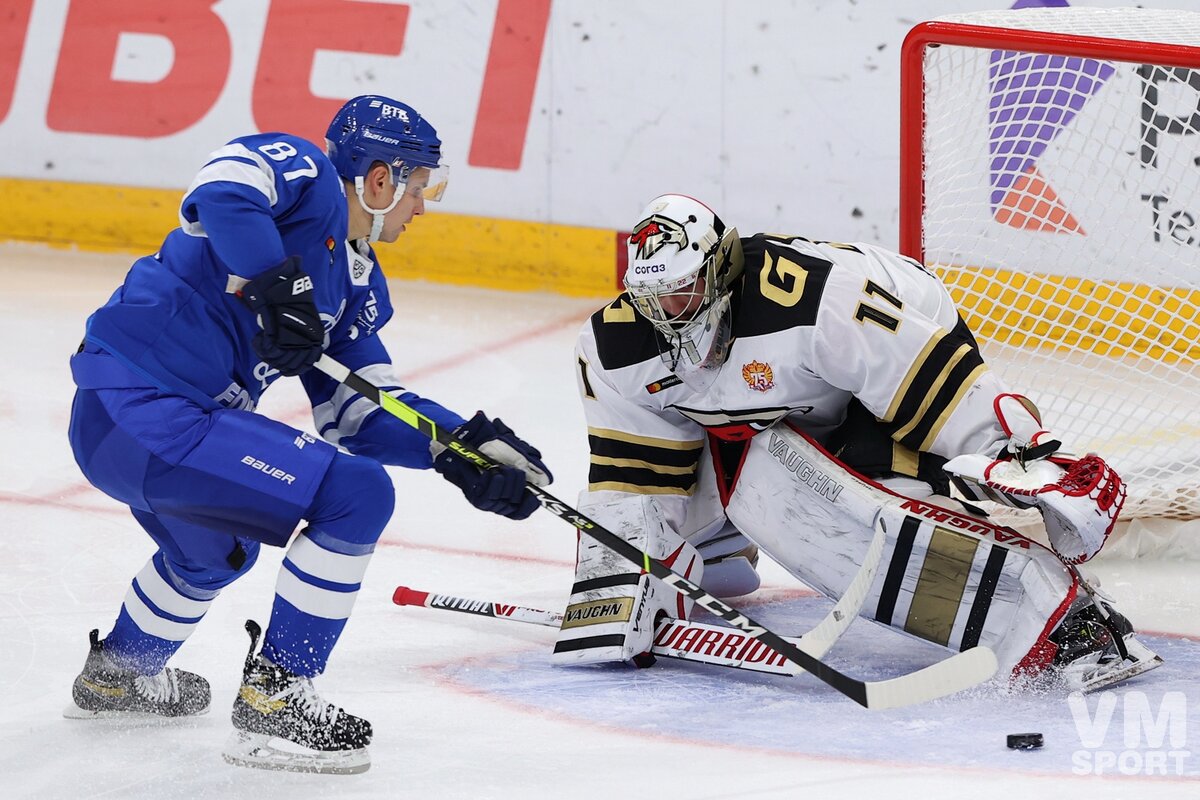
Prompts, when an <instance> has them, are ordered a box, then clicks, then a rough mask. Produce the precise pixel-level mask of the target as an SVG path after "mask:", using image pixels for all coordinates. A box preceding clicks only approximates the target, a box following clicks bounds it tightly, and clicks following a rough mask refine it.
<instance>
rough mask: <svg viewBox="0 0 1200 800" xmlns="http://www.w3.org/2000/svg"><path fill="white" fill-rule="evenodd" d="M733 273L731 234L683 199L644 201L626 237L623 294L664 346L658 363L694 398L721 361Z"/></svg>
mask: <svg viewBox="0 0 1200 800" xmlns="http://www.w3.org/2000/svg"><path fill="white" fill-rule="evenodd" d="M741 268H742V243H741V239H739V238H738V233H737V229H736V228H726V227H725V224H724V223H723V222H721V219H720V218H719V217H718V216H717V215H716V214H715V213H714V212H713V210H712V209H711V208H709V207H708V206H706V205H704V204H703V203H701V202H700V201H698V200H695V199H693V198H691V197H687V196H685V195H680V194H664V195H661V196H660V197H656V198H655V199H654V200H652V201H650V204H649V205H648V206H646V208H645V210H644V211H643V212H642V215H641V217H640V218H639V221H638V223H637V225H635V226H634V227H633V232H632V233H631V234H630V235H629V267H628V269H627V270H626V271H625V289H626V290H627V291H628V292H629V295H630V297H631V298H632V300H633V305H634V308H636V309H637V311H638V313H640V314H641V315H642V316H643V317H645V318H646V319H647V320H649V321H650V324H652V325H653V326H654V328H655V329H656V330H657V331H658V332H659V333H660V334H662V337H663V339H665V340H666V342H667V348H666V349H665V350H663V351H662V352H661V353H660V355H661V357H662V360H663V363H665V364H666V365H667V368H668V369H670V370H671V372H672V373H674V374H675V375H676V376H677V377H679V379H680V380H682V381H683V382H684V383H685V384H687V385H688V387H690V388H691V389H694V390H695V391H704V390H705V389H707V388H708V387H709V386H711V385H712V382H713V381H714V380H715V379H716V376H717V372H718V371H719V370H720V369H721V366H722V365H723V364H724V363H725V357H726V356H727V355H728V354H729V347H730V345H731V344H732V323H731V319H730V310H729V309H730V301H731V295H730V290H729V286H730V284H731V283H732V281H733V279H734V278H736V277H737V276H738V275H739V274H740V273H741Z"/></svg>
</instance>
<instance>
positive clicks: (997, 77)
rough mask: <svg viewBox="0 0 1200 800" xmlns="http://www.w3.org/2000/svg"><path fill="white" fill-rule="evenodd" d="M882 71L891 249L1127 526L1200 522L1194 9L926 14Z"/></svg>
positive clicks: (1199, 123)
mask: <svg viewBox="0 0 1200 800" xmlns="http://www.w3.org/2000/svg"><path fill="white" fill-rule="evenodd" d="M901 72H902V78H901V106H902V121H901V197H900V207H901V249H902V250H903V251H904V252H905V253H907V254H909V255H912V256H914V257H916V258H919V259H921V260H922V261H924V262H925V263H927V264H929V265H930V266H931V267H933V268H934V269H935V270H936V271H937V272H938V274H939V275H941V276H942V278H943V279H944V280H945V282H946V283H947V285H948V286H949V287H950V289H951V292H952V293H953V294H954V296H955V299H956V300H957V301H958V303H959V305H960V309H961V310H962V313H963V315H964V317H965V318H966V320H967V322H968V324H969V325H970V326H971V328H972V330H974V331H975V332H976V334H977V336H978V338H979V341H980V346H981V348H982V349H983V352H984V355H985V357H986V358H987V359H988V361H989V363H990V364H991V365H992V368H993V369H995V370H997V371H998V372H999V374H1000V375H1001V376H1002V377H1003V378H1004V379H1005V380H1006V381H1007V382H1008V383H1009V385H1010V386H1012V387H1013V388H1014V389H1015V390H1018V391H1022V392H1023V393H1026V394H1028V395H1030V396H1031V397H1032V398H1033V399H1034V400H1035V402H1037V403H1038V405H1039V407H1040V408H1041V410H1042V413H1043V416H1044V417H1045V418H1046V421H1047V425H1048V426H1049V427H1050V428H1051V430H1053V431H1054V432H1055V434H1056V435H1057V436H1058V437H1059V438H1061V439H1062V440H1063V441H1064V443H1065V446H1066V447H1067V449H1069V450H1071V451H1074V452H1080V453H1082V452H1088V451H1095V452H1098V453H1100V454H1101V455H1103V456H1104V457H1105V458H1106V459H1108V460H1109V461H1110V463H1112V464H1113V466H1114V467H1116V468H1117V470H1118V471H1119V472H1120V473H1121V475H1122V476H1123V477H1124V478H1126V480H1127V481H1128V483H1129V488H1130V497H1129V500H1128V502H1127V504H1126V507H1125V512H1124V514H1123V516H1124V517H1125V518H1126V519H1151V518H1169V519H1177V520H1196V519H1198V518H1200V369H1198V363H1197V362H1198V358H1200V135H1198V134H1200V14H1197V13H1192V12H1183V11H1152V10H1147V9H1096V8H1053V9H1024V10H1019V11H998V12H983V13H972V14H961V15H955V16H948V17H941V18H939V19H936V20H933V21H930V22H926V23H922V24H920V25H918V26H916V27H915V28H914V29H913V30H912V32H911V33H910V34H909V36H908V38H907V40H906V41H905V45H904V52H903V54H902V70H901Z"/></svg>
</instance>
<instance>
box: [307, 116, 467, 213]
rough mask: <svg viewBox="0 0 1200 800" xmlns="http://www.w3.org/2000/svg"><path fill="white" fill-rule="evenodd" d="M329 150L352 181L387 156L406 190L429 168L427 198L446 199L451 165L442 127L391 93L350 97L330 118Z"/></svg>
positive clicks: (395, 180)
mask: <svg viewBox="0 0 1200 800" xmlns="http://www.w3.org/2000/svg"><path fill="white" fill-rule="evenodd" d="M325 151H326V153H327V154H328V155H329V160H330V161H332V162H333V166H334V168H335V169H336V170H337V172H338V174H339V175H341V176H342V177H343V178H345V179H346V180H348V181H351V182H355V183H358V182H359V180H360V179H361V178H363V177H364V176H365V175H366V174H367V172H369V171H370V169H371V165H372V164H374V163H375V162H376V161H382V162H383V163H384V164H387V165H388V166H389V167H391V170H392V180H393V183H394V184H395V185H396V188H397V189H398V190H400V191H403V190H402V189H401V187H402V186H404V185H407V183H408V180H409V177H410V176H411V175H412V173H413V171H414V170H416V169H418V168H420V167H424V168H426V169H428V170H429V182H428V183H427V184H426V186H425V187H424V189H423V191H422V192H421V194H422V196H423V197H424V199H426V200H434V201H436V200H440V199H441V197H442V193H443V192H444V191H445V189H446V177H447V172H448V168H447V167H446V165H445V164H443V163H442V140H441V139H439V138H438V134H437V131H436V130H435V129H434V127H433V126H432V125H430V124H429V121H428V120H427V119H425V118H424V117H422V116H421V115H420V114H419V113H417V110H416V109H414V108H413V107H412V106H409V105H406V104H404V103H401V102H399V101H397V100H392V99H391V98H387V97H382V96H379V95H370V94H368V95H360V96H358V97H355V98H353V99H351V100H349V101H347V102H346V104H345V105H344V106H342V107H341V109H340V110H339V111H338V113H337V114H336V115H335V116H334V118H333V121H332V122H330V123H329V130H328V131H326V133H325Z"/></svg>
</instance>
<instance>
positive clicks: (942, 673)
mask: <svg viewBox="0 0 1200 800" xmlns="http://www.w3.org/2000/svg"><path fill="white" fill-rule="evenodd" d="M314 366H316V368H317V369H319V370H321V371H322V372H324V373H325V374H326V375H328V376H329V377H331V378H333V379H334V380H335V381H337V382H338V383H341V384H345V385H346V386H349V387H350V388H351V389H353V390H354V391H356V392H358V393H359V394H361V395H362V396H363V397H365V398H367V399H368V400H370V401H371V402H373V403H375V404H376V405H378V406H379V407H380V408H382V409H383V410H385V411H387V412H388V413H389V414H391V415H392V416H394V417H396V418H397V419H399V420H400V421H401V422H403V423H405V424H406V425H410V426H411V427H413V428H415V429H416V430H418V431H420V432H421V433H422V434H424V435H425V436H427V437H429V438H430V439H433V440H435V441H437V442H440V443H441V444H442V445H444V446H445V447H446V448H447V449H448V450H451V451H453V452H454V453H455V454H456V455H458V456H459V457H460V458H464V459H466V460H467V461H469V462H470V463H471V464H474V465H475V466H476V467H478V468H479V469H491V468H492V467H495V466H498V464H497V463H496V462H494V461H492V460H491V459H489V458H488V457H487V456H485V455H483V454H481V453H480V452H478V451H477V450H473V449H471V448H470V447H468V446H467V445H466V444H464V443H463V442H461V441H459V440H458V439H457V438H455V437H454V435H453V434H452V433H451V432H450V431H448V430H444V429H442V428H440V427H438V425H437V423H436V422H434V421H433V420H431V419H430V418H429V417H427V416H425V415H424V414H422V413H421V412H420V411H417V410H416V409H415V408H413V407H412V406H410V405H408V404H407V403H405V402H403V401H401V400H398V399H396V398H395V397H393V396H392V395H390V394H387V393H386V392H384V391H382V390H381V389H380V388H379V387H378V386H376V385H375V384H373V383H371V382H370V381H368V380H366V379H364V378H363V377H362V376H360V375H357V374H355V373H353V372H351V371H350V370H349V369H348V368H347V367H345V366H344V365H343V364H340V363H338V362H337V361H335V360H334V359H332V358H330V357H329V356H328V355H322V356H321V358H320V359H319V360H318V361H317V363H316V364H315V365H314ZM526 488H527V489H528V491H530V492H531V493H532V494H533V496H534V497H536V498H537V499H538V500H539V501H541V503H542V506H543V507H545V508H546V510H548V511H550V512H551V513H553V514H554V515H555V516H557V517H558V518H560V519H563V520H566V521H567V522H569V523H571V524H572V525H573V526H575V528H577V529H578V530H579V531H580V532H581V533H585V534H587V535H588V536H590V537H592V538H593V539H595V540H596V541H597V542H599V543H600V544H602V545H604V546H605V547H607V548H608V549H609V550H612V551H613V552H614V553H616V554H617V555H618V556H620V557H621V558H624V559H625V560H626V561H628V562H629V563H631V564H633V565H635V566H638V567H641V568H642V569H644V570H645V571H646V572H649V573H650V574H651V575H653V576H654V577H656V578H658V579H659V580H660V581H662V582H663V583H664V584H665V585H666V586H668V587H669V588H670V589H672V590H673V591H676V592H678V593H679V594H681V595H683V596H685V597H687V598H689V599H691V600H693V601H695V603H696V604H697V605H699V606H701V607H702V608H704V609H705V610H707V611H710V612H711V613H713V614H715V615H716V616H718V617H720V618H721V619H723V620H725V621H726V622H728V623H729V624H730V625H733V626H734V627H735V628H737V629H738V630H740V631H742V632H743V633H745V634H746V635H748V636H750V637H751V638H753V639H757V640H758V641H760V642H762V643H763V644H765V645H767V646H768V647H770V648H772V649H773V650H775V652H777V653H779V654H781V655H782V656H784V657H785V658H787V659H788V660H789V661H791V662H792V663H793V664H796V665H797V666H799V667H800V668H801V669H803V670H804V671H806V672H808V673H810V674H811V675H813V676H815V677H816V678H818V679H819V680H821V681H824V682H825V683H826V684H828V685H829V686H831V687H833V688H834V689H836V690H837V691H839V692H841V693H842V694H844V695H845V696H847V697H849V698H850V699H851V700H854V701H855V702H856V703H858V704H859V705H861V706H864V707H865V708H872V709H875V708H897V707H900V706H906V705H911V704H912V703H915V702H921V701H923V700H928V699H931V697H942V696H945V695H947V694H951V693H953V692H956V691H960V690H962V689H968V688H970V687H972V686H976V685H978V684H980V683H982V682H983V681H985V680H988V679H989V678H991V677H992V676H993V675H995V673H996V656H995V654H994V653H993V652H992V651H991V650H989V649H988V648H986V647H975V648H972V649H970V650H965V651H963V652H961V653H959V654H957V655H955V656H952V657H951V658H949V659H946V660H945V661H941V662H938V663H937V664H934V665H932V666H930V667H926V668H925V669H924V670H919V671H918V672H916V673H913V675H912V676H905V677H907V678H911V680H900V679H894V680H890V681H883V682H882V683H878V682H877V683H867V682H865V681H860V680H858V679H857V678H851V677H850V676H848V675H844V674H843V673H841V672H838V671H837V670H836V669H834V668H833V667H831V666H829V665H828V664H826V663H825V662H823V661H821V660H820V659H817V658H814V657H813V656H811V655H809V654H808V653H806V652H805V651H804V650H802V649H800V648H799V647H797V646H796V645H795V644H793V643H792V642H790V641H788V640H787V639H785V638H783V637H782V636H780V635H779V634H777V633H775V632H774V631H772V630H770V629H769V628H767V627H765V626H763V625H760V624H759V623H757V622H755V621H754V620H752V619H750V618H749V617H748V616H746V615H745V614H743V613H741V612H740V611H738V610H737V609H735V608H732V607H730V606H728V605H726V604H725V602H724V601H722V600H720V599H719V598H717V597H714V596H713V595H711V594H709V593H708V592H706V591H704V590H703V589H701V588H700V586H699V585H698V584H696V583H693V582H692V581H689V580H688V579H687V578H685V577H683V576H682V575H680V574H678V573H676V572H674V571H673V570H672V569H671V568H670V567H668V566H667V565H666V564H664V563H663V562H662V561H659V560H658V559H655V558H651V557H650V556H649V554H647V553H643V552H641V551H640V550H638V549H637V548H636V547H634V546H633V545H631V544H630V543H629V542H627V541H625V540H624V539H622V538H621V537H620V536H618V535H617V534H615V533H613V532H612V531H610V530H608V529H607V528H605V527H603V526H601V525H600V524H599V523H597V522H595V521H594V520H592V519H589V518H588V517H587V516H585V515H584V514H582V513H581V512H579V511H578V510H577V509H574V508H572V507H571V506H569V505H567V504H566V503H564V502H562V501H561V500H559V499H558V498H556V497H554V496H553V495H552V494H550V493H549V492H547V491H546V490H545V489H543V488H541V487H540V486H536V485H534V484H532V483H527V484H526ZM947 666H949V667H951V669H946V667H947ZM939 667H941V668H942V669H939ZM930 671H932V673H934V674H936V675H937V678H936V681H937V683H936V691H934V692H933V693H932V694H929V693H928V692H922V691H915V690H914V689H913V686H914V684H915V685H917V686H921V687H924V688H925V689H927V690H928V689H930V688H931V687H930V686H929V685H927V684H928V682H929V681H931V680H933V678H931V677H930ZM896 680H900V682H899V683H897V682H896Z"/></svg>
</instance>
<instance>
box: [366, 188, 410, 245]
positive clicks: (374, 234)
mask: <svg viewBox="0 0 1200 800" xmlns="http://www.w3.org/2000/svg"><path fill="white" fill-rule="evenodd" d="M404 189H405V185H404V184H403V183H400V184H397V185H396V191H395V192H394V193H393V194H392V202H390V203H388V207H387V208H371V207H370V206H369V205H367V201H366V199H365V198H364V197H363V192H364V191H365V190H366V186H365V185H364V183H363V177H362V176H361V175H359V176H358V177H356V178H355V179H354V193H355V194H356V195H358V204H359V205H360V206H362V207H363V210H364V211H366V212H367V213H368V214H370V215H371V232H370V233H369V234H367V241H368V242H372V243H373V242H377V241H379V235H380V234H381V233H383V218H384V217H386V216H387V214H388V212H389V211H391V210H392V209H393V208H395V207H396V204H398V203H399V202H400V198H401V197H404Z"/></svg>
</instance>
